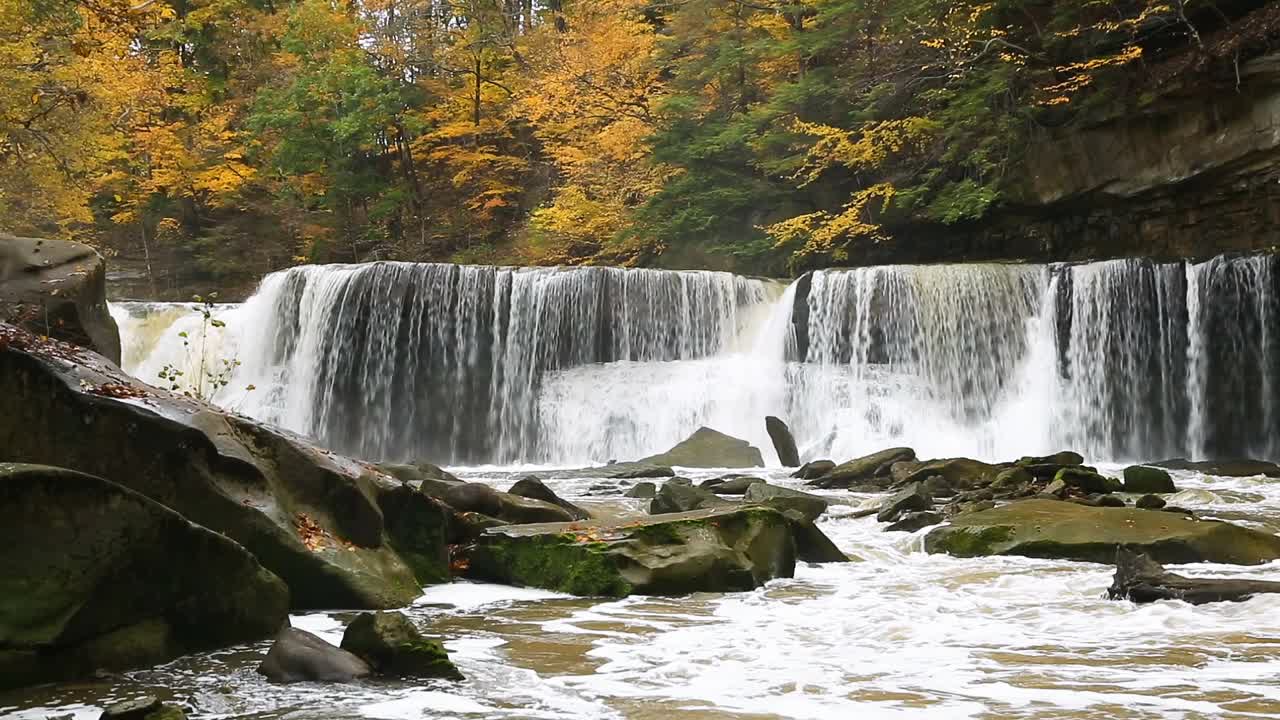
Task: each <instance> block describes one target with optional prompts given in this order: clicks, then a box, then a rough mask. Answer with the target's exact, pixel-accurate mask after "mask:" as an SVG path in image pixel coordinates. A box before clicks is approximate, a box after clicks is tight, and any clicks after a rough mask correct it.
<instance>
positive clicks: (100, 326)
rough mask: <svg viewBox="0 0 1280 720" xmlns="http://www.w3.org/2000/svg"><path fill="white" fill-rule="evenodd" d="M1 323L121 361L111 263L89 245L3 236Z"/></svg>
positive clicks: (0, 253)
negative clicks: (110, 303) (109, 290)
mask: <svg viewBox="0 0 1280 720" xmlns="http://www.w3.org/2000/svg"><path fill="white" fill-rule="evenodd" d="M0 322H9V323H13V324H14V325H18V326H21V327H24V328H26V329H27V330H28V331H30V332H32V333H35V334H36V335H48V336H50V337H53V338H55V339H58V340H65V341H67V342H70V343H73V344H75V345H79V346H80V347H84V348H88V349H90V350H93V351H95V352H97V353H99V354H101V355H102V356H103V357H106V358H107V359H108V360H110V361H111V362H113V363H119V362H120V329H119V328H117V327H116V321H115V320H114V319H112V317H111V311H110V310H109V309H108V308H107V295H106V264H105V263H104V262H103V261H102V256H101V255H99V254H98V252H97V251H96V250H94V249H93V248H91V247H89V246H88V245H81V244H80V243H76V242H67V241H64V240H41V239H37V238H20V237H14V236H12V235H8V234H5V233H0ZM4 459H6V460H8V459H11V458H4Z"/></svg>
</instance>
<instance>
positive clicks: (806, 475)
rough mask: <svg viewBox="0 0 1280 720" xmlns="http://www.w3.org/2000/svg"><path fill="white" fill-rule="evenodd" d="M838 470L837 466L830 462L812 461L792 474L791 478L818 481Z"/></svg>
mask: <svg viewBox="0 0 1280 720" xmlns="http://www.w3.org/2000/svg"><path fill="white" fill-rule="evenodd" d="M835 468H836V464H835V463H834V462H832V461H830V460H810V461H809V462H807V463H805V464H804V465H801V466H800V469H798V470H796V471H795V472H793V473H791V477H793V478H800V479H801V480H817V479H818V478H820V477H822V476H823V475H826V474H827V473H829V472H831V471H832V470H834V469H835Z"/></svg>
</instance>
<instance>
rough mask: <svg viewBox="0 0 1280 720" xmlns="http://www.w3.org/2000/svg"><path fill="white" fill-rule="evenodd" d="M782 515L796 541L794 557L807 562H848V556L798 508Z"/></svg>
mask: <svg viewBox="0 0 1280 720" xmlns="http://www.w3.org/2000/svg"><path fill="white" fill-rule="evenodd" d="M782 516H783V517H785V518H786V519H787V522H789V523H790V524H791V536H792V538H793V539H794V540H795V543H796V558H797V559H798V560H801V561H803V562H808V563H819V564H821V563H833V562H849V557H848V556H847V555H845V554H844V553H842V552H840V548H838V547H836V544H835V543H833V542H831V538H829V537H827V534H826V533H824V532H822V530H820V529H818V526H817V525H816V524H814V522H813V521H812V520H810V519H809V518H808V517H805V515H804V513H802V512H800V511H799V510H786V511H784V512H783V513H782Z"/></svg>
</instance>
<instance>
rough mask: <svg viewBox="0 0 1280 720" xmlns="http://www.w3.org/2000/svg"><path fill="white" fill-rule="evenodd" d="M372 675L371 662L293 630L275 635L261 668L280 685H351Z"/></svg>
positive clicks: (300, 631)
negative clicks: (306, 683) (313, 683)
mask: <svg viewBox="0 0 1280 720" xmlns="http://www.w3.org/2000/svg"><path fill="white" fill-rule="evenodd" d="M372 672H373V668H371V667H369V664H368V663H366V662H365V661H364V660H361V659H360V658H358V657H356V656H355V655H353V654H352V653H350V652H347V651H346V650H343V649H342V648H338V647H334V646H333V645H330V644H329V643H327V642H325V641H324V640H322V639H321V638H318V637H316V636H315V635H312V634H311V633H309V632H307V631H305V630H299V629H297V628H292V627H287V628H284V629H282V630H281V631H280V633H279V634H278V635H276V641H275V643H273V644H272V645H271V649H270V650H269V651H267V657H266V659H264V660H263V661H262V664H261V665H259V666H258V673H259V674H260V675H265V676H267V679H268V680H270V681H271V682H278V683H295V682H333V683H349V682H352V681H354V680H356V679H358V678H362V677H366V676H368V675H370V674H371V673H372Z"/></svg>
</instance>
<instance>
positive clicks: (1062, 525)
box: [925, 499, 1280, 565]
mask: <svg viewBox="0 0 1280 720" xmlns="http://www.w3.org/2000/svg"><path fill="white" fill-rule="evenodd" d="M1117 546H1125V547H1130V548H1133V549H1135V550H1139V551H1141V552H1144V553H1146V554H1148V555H1151V556H1152V557H1153V558H1154V559H1155V560H1157V561H1158V562H1167V563H1193V562H1216V563H1231V564H1236V565H1257V564H1261V563H1265V562H1270V561H1271V560H1275V559H1278V558H1280V537H1277V536H1275V535H1271V534H1269V533H1264V532H1259V531H1257V530H1251V529H1249V528H1244V527H1240V526H1238V525H1232V524H1230V523H1225V522H1219V521H1216V520H1197V519H1194V518H1190V517H1185V516H1182V515H1176V514H1173V513H1168V512H1162V511H1157V510H1138V509H1136V508H1100V507H1088V506H1086V505H1078V504H1076V503H1069V502H1059V501H1057V500H1040V499H1033V500H1022V501H1019V502H1015V503H1010V504H1008V505H1005V506H1003V507H998V508H995V509H992V510H985V511H983V512H978V513H971V514H965V515H960V516H957V517H955V518H953V519H952V520H951V524H949V525H944V526H942V527H940V528H937V529H936V530H933V531H932V532H930V533H929V534H928V535H927V536H926V537H925V550H927V551H928V552H932V553H948V554H951V555H955V556H958V557H980V556H985V555H1024V556H1027V557H1041V558H1056V559H1062V560H1082V561H1086V562H1099V563H1110V562H1111V561H1112V560H1113V559H1114V557H1115V552H1116V547H1117Z"/></svg>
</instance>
